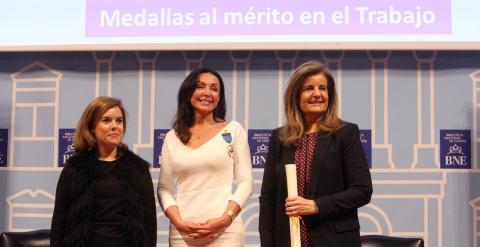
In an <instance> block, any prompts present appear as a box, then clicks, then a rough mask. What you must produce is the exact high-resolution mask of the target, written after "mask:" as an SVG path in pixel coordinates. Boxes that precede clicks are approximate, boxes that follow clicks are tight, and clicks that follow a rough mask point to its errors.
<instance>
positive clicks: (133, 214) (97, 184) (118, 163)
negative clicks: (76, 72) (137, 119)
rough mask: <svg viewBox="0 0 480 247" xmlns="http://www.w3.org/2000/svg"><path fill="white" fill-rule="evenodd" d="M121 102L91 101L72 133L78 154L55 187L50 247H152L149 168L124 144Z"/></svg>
mask: <svg viewBox="0 0 480 247" xmlns="http://www.w3.org/2000/svg"><path fill="white" fill-rule="evenodd" d="M125 130H126V119H125V109H124V107H123V105H122V102H121V101H120V100H118V99H115V98H111V97H99V98H96V99H95V100H93V101H92V102H91V103H90V104H89V105H88V106H87V108H86V109H85V111H84V112H83V115H82V117H81V118H80V121H79V122H78V124H77V128H76V130H75V139H74V147H75V151H76V152H77V154H76V155H74V156H72V157H71V158H70V159H69V160H68V161H67V163H66V165H65V168H64V169H63V170H62V173H61V175H60V178H59V180H58V184H57V190H56V198H55V209H54V212H53V219H52V226H51V237H50V241H51V246H53V247H60V246H65V247H73V246H84V247H92V246H116V247H133V246H135V247H140V246H141V247H153V246H155V245H156V242H157V238H156V237H157V234H156V231H157V229H156V224H157V221H156V212H155V196H154V192H153V185H152V179H151V176H150V171H149V164H148V163H147V162H146V161H145V160H143V159H142V158H140V157H139V156H137V155H136V154H134V153H132V152H131V151H130V150H128V149H127V147H126V145H125V144H123V142H122V141H123V137H124V133H125Z"/></svg>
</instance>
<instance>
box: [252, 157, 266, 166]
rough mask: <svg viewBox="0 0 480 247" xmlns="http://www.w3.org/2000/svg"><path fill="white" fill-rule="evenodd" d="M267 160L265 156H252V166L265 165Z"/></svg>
mask: <svg viewBox="0 0 480 247" xmlns="http://www.w3.org/2000/svg"><path fill="white" fill-rule="evenodd" d="M266 161H267V158H266V157H265V156H264V155H252V165H262V164H265V162H266Z"/></svg>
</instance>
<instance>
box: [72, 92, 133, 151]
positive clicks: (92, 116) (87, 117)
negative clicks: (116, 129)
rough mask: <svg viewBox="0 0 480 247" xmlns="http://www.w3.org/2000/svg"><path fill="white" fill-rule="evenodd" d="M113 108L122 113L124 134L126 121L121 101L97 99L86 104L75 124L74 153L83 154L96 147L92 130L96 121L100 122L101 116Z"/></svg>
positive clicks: (110, 98) (104, 98) (109, 98)
mask: <svg viewBox="0 0 480 247" xmlns="http://www.w3.org/2000/svg"><path fill="white" fill-rule="evenodd" d="M114 107H118V108H120V111H122V117H123V131H124V133H125V131H126V130H127V119H126V111H125V108H124V107H123V105H122V101H121V100H119V99H116V98H112V97H106V96H102V97H98V98H96V99H94V100H93V101H92V102H90V104H88V106H87V108H85V110H84V111H83V114H82V116H81V117H80V120H79V121H78V123H77V128H76V129H75V137H74V142H73V146H74V147H75V151H77V152H83V151H87V150H89V149H92V148H95V147H96V146H97V140H96V138H95V135H94V134H93V132H92V130H93V129H94V128H95V125H96V124H97V123H98V121H100V118H101V117H102V116H103V114H105V112H107V111H108V110H110V109H111V108H114Z"/></svg>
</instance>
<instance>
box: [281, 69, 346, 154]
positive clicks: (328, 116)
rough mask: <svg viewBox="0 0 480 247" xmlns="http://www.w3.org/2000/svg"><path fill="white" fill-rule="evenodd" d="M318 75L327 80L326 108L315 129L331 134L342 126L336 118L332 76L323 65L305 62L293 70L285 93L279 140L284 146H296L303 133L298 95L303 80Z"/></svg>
mask: <svg viewBox="0 0 480 247" xmlns="http://www.w3.org/2000/svg"><path fill="white" fill-rule="evenodd" d="M318 74H322V75H324V76H325V78H326V79H327V91H328V106H327V110H326V112H325V113H324V114H323V115H322V117H320V118H319V119H318V121H317V123H316V124H317V129H318V130H319V131H323V132H327V133H331V132H333V131H335V130H337V129H338V128H340V127H341V125H342V124H341V120H340V118H339V117H338V102H337V91H336V89H335V81H334V79H333V76H332V75H331V74H330V72H329V71H328V69H327V68H326V66H324V65H323V64H321V63H319V62H316V61H310V62H306V63H304V64H302V65H300V66H299V67H298V68H297V69H295V71H294V72H293V74H292V76H291V77H290V81H289V82H288V87H287V90H286V91H285V96H284V100H285V117H286V120H287V123H286V124H285V126H284V127H283V128H282V130H281V131H280V140H281V141H282V142H283V143H284V144H294V145H296V144H297V142H298V140H299V139H300V138H301V137H302V135H303V134H304V132H305V125H304V120H303V116H302V112H301V110H300V101H299V100H300V94H301V92H302V87H303V83H304V81H305V79H307V78H308V77H310V76H314V75H318Z"/></svg>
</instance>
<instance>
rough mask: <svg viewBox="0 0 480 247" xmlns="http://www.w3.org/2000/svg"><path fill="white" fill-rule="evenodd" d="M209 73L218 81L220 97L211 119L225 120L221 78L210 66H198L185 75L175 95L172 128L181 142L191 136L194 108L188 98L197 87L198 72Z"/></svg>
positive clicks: (223, 91) (185, 141) (184, 142)
mask: <svg viewBox="0 0 480 247" xmlns="http://www.w3.org/2000/svg"><path fill="white" fill-rule="evenodd" d="M203 73H209V74H212V75H214V76H215V77H217V79H218V82H220V99H219V101H218V105H217V107H216V108H215V110H213V119H214V120H215V121H217V122H223V121H225V114H226V112H227V110H226V109H227V103H226V102H225V87H224V85H223V79H222V77H221V76H220V74H219V73H218V72H217V71H215V70H213V69H210V68H199V69H196V70H194V71H192V72H190V74H188V75H187V77H185V79H184V80H183V82H182V85H180V89H179V90H178V96H177V101H178V105H177V113H176V115H175V119H174V121H173V125H172V127H173V129H174V130H175V134H177V136H178V138H179V139H180V140H181V141H182V143H183V144H185V145H186V144H187V143H188V141H190V138H191V137H192V134H191V133H190V130H189V129H190V127H192V126H193V123H194V121H195V114H194V113H195V110H194V109H193V107H192V104H191V102H190V99H191V98H192V95H193V92H194V91H195V89H196V88H197V81H198V77H199V76H200V74H203Z"/></svg>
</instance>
